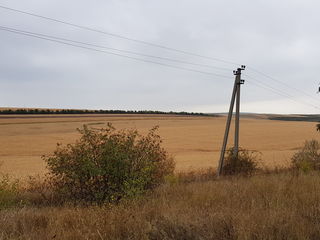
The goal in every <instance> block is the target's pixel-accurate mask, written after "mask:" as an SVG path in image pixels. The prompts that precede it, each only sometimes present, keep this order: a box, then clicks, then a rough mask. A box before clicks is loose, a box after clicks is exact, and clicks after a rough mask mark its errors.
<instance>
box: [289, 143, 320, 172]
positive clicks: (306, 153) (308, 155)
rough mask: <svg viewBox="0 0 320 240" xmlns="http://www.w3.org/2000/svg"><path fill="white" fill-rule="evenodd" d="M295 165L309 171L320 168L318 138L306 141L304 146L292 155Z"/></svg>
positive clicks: (319, 144)
mask: <svg viewBox="0 0 320 240" xmlns="http://www.w3.org/2000/svg"><path fill="white" fill-rule="evenodd" d="M291 161H292V165H293V167H295V168H297V169H299V170H302V171H304V172H307V171H309V170H320V143H319V142H318V141H317V140H314V139H313V140H310V141H305V143H304V146H303V147H302V148H301V149H300V150H299V151H298V152H296V153H295V154H294V155H293V156H292V159H291Z"/></svg>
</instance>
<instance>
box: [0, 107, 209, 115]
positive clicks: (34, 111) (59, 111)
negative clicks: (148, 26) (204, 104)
mask: <svg viewBox="0 0 320 240" xmlns="http://www.w3.org/2000/svg"><path fill="white" fill-rule="evenodd" d="M0 114H2V115H4V114H174V115H193V116H209V114H205V113H195V112H173V111H170V112H162V111H151V110H139V111H131V110H129V111H126V110H77V109H24V108H21V109H4V110H0ZM210 116H212V115H211V114H210Z"/></svg>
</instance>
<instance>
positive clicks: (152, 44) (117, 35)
mask: <svg viewBox="0 0 320 240" xmlns="http://www.w3.org/2000/svg"><path fill="white" fill-rule="evenodd" d="M0 8H2V9H6V10H9V11H12V12H16V13H21V14H25V15H29V16H33V17H37V18H41V19H45V20H48V21H52V22H57V23H60V24H64V25H69V26H72V27H76V28H79V29H84V30H87V31H91V32H96V33H100V34H104V35H108V36H111V37H116V38H120V39H124V40H128V41H133V42H137V43H141V44H144V45H149V46H153V47H157V48H162V49H165V50H170V51H173V52H177V53H182V54H186V55H190V56H195V57H200V58H205V59H210V60H213V61H218V62H222V63H226V64H231V65H240V64H238V63H235V62H231V61H227V60H224V59H221V58H215V57H209V56H204V55H201V54H197V53H192V52H188V51H184V50H180V49H176V48H172V47H168V46H164V45H161V44H156V43H152V42H148V41H143V40H139V39H135V38H131V37H127V36H124V35H120V34H115V33H111V32H107V31H103V30H99V29H96V28H92V27H87V26H83V25H79V24H75V23H71V22H67V21H63V20H59V19H56V18H51V17H46V16H43V15H39V14H35V13H31V12H27V11H22V10H19V9H15V8H11V7H7V6H4V5H0ZM2 30H5V29H4V28H3V29H2ZM7 31H10V30H9V29H7ZM12 32H15V33H18V31H14V30H12ZM22 33H23V32H22V31H21V32H20V34H22ZM24 34H25V35H27V36H31V35H32V36H33V37H36V35H33V34H30V33H29V34H30V35H28V33H27V32H24ZM42 37H44V39H45V40H49V39H48V38H50V41H54V39H55V41H56V42H60V43H63V44H67V45H71V46H75V47H81V48H85V49H88V50H93V51H100V52H105V53H108V54H113V55H118V56H122V57H127V58H131V59H134V60H138V61H144V62H149V63H154V64H159V65H163V66H167V67H173V66H172V65H169V64H163V63H159V62H154V61H149V60H144V59H139V58H135V57H131V56H124V55H121V54H116V53H111V52H107V51H101V50H98V49H91V48H89V47H84V46H79V45H75V44H73V43H78V44H82V45H86V46H89V45H91V46H92V47H99V48H101V47H102V46H98V45H96V46H94V45H93V44H88V43H83V42H82V43H81V42H79V41H73V43H72V44H71V43H70V42H72V40H71V41H70V40H67V39H64V40H63V39H62V38H61V39H60V40H59V39H58V38H54V37H52V36H51V37H49V36H47V37H46V36H42ZM37 38H41V36H40V35H37ZM61 41H62V42H61ZM65 41H68V42H69V43H66V42H65ZM103 48H107V47H103ZM109 49H110V50H115V51H122V52H125V51H126V50H120V49H112V48H109ZM126 52H127V53H130V54H137V55H140V56H143V55H144V56H145V57H151V58H158V59H162V60H168V61H175V62H180V63H184V64H192V65H198V66H205V64H197V63H191V62H185V61H180V60H173V59H169V58H162V57H157V56H152V55H147V54H140V53H135V52H132V51H126ZM207 66H209V65H207ZM207 66H206V67H207ZM211 67H212V66H211ZM174 68H179V69H183V70H187V71H193V72H199V73H204V74H209V75H215V76H218V74H214V73H208V72H204V71H198V70H195V69H188V68H184V67H177V66H174ZM247 69H248V70H251V71H253V72H255V73H257V74H260V75H261V76H264V77H266V78H268V79H270V80H273V81H274V82H278V83H280V84H281V85H283V86H286V87H287V88H291V89H293V90H295V91H297V92H299V93H302V94H303V95H305V96H308V97H310V98H313V99H316V98H315V97H314V96H312V95H310V94H308V93H306V92H304V91H302V90H301V89H298V88H295V87H293V86H291V85H289V84H286V83H284V82H283V81H280V80H278V79H276V78H273V77H271V76H270V75H268V74H265V73H263V72H262V71H259V70H257V69H255V68H253V67H248V68H247ZM220 77H222V76H221V75H220ZM223 77H226V76H223ZM262 84H263V83H262ZM260 85H261V82H260ZM272 89H275V88H273V87H272ZM276 90H277V89H276ZM277 91H279V90H277ZM285 96H287V97H289V96H290V95H289V96H288V95H287V94H286V93H285ZM291 98H292V96H291ZM316 100H317V101H318V99H316ZM308 105H310V104H308ZM316 108H318V107H316Z"/></svg>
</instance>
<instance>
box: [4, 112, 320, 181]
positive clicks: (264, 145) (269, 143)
mask: <svg viewBox="0 0 320 240" xmlns="http://www.w3.org/2000/svg"><path fill="white" fill-rule="evenodd" d="M225 121H226V118H225V117H199V116H196V117H192V116H168V115H64V116H57V115H51V116H34V115H33V116H1V117H0V146H1V148H0V162H2V166H1V170H2V172H4V173H8V174H9V175H11V176H13V177H26V176H28V175H35V174H40V175H41V174H43V173H45V171H46V170H45V164H44V162H43V161H42V159H41V156H42V155H43V154H50V153H51V152H52V151H53V150H54V149H55V147H56V143H57V142H60V143H63V144H67V143H73V142H74V141H75V140H76V139H77V137H78V136H79V135H78V133H77V131H76V128H79V127H81V126H82V125H83V124H87V125H88V126H90V127H93V128H102V127H104V126H106V124H107V122H111V123H112V124H113V125H114V126H115V127H116V128H117V129H122V128H137V129H138V130H139V131H140V132H141V133H146V132H147V131H148V130H149V129H150V128H152V127H153V126H156V125H159V127H160V129H159V134H160V135H161V137H162V138H163V140H164V147H165V148H166V149H167V150H168V152H169V153H170V154H171V155H172V156H173V157H174V159H175V161H176V171H189V170H199V169H206V168H208V167H216V166H217V162H218V158H219V150H220V148H221V143H222V138H223V134H224V128H225ZM232 132H233V128H232V129H231V133H232ZM312 138H314V139H319V134H318V133H317V132H316V131H315V124H314V123H308V122H286V121H271V120H266V119H253V118H242V119H241V139H240V142H241V146H242V147H244V148H247V149H250V150H257V151H260V152H261V153H262V155H261V158H262V164H263V165H265V166H267V167H274V166H283V165H286V164H289V162H290V157H291V155H292V154H293V153H294V152H295V151H296V150H297V149H298V148H299V147H300V146H301V145H302V144H303V142H304V140H307V139H312ZM232 141H233V136H232V134H231V136H230V139H229V145H230V144H232Z"/></svg>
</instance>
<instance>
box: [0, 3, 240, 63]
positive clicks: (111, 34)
mask: <svg viewBox="0 0 320 240" xmlns="http://www.w3.org/2000/svg"><path fill="white" fill-rule="evenodd" d="M0 8H2V9H6V10H9V11H12V12H16V13H21V14H25V15H29V16H33V17H37V18H41V19H45V20H48V21H52V22H57V23H61V24H64V25H69V26H72V27H76V28H79V29H84V30H87V31H91V32H96V33H100V34H104V35H108V36H111V37H115V38H121V39H124V40H128V41H133V42H137V43H140V44H144V45H149V46H152V47H157V48H162V49H165V50H169V51H174V52H178V53H183V54H186V55H191V56H194V57H201V58H206V59H210V60H213V61H218V62H223V63H226V64H231V65H239V64H238V63H235V62H231V61H227V60H224V59H220V58H214V57H209V56H204V55H201V54H197V53H192V52H188V51H184V50H180V49H176V48H172V47H168V46H165V45H161V44H157V43H152V42H148V41H143V40H139V39H135V38H131V37H127V36H124V35H120V34H115V33H111V32H107V31H103V30H99V29H96V28H92V27H87V26H83V25H80V24H75V23H71V22H67V21H63V20H59V19H56V18H51V17H46V16H43V15H39V14H35V13H31V12H27V11H22V10H19V9H15V8H11V7H7V6H4V5H0Z"/></svg>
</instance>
